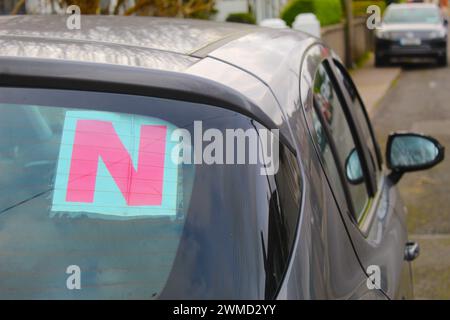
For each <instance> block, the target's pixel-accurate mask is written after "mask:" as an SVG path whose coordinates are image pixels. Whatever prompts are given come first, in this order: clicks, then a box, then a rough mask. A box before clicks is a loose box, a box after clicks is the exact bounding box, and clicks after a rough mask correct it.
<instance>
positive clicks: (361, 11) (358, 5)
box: [353, 0, 386, 17]
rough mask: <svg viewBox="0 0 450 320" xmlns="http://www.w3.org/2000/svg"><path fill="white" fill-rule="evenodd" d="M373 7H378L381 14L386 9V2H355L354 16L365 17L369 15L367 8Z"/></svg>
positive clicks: (379, 0) (365, 0)
mask: <svg viewBox="0 0 450 320" xmlns="http://www.w3.org/2000/svg"><path fill="white" fill-rule="evenodd" d="M371 5H377V6H379V7H380V9H381V13H383V12H384V10H385V9H386V2H385V1H384V0H378V1H367V0H362V1H359V0H357V1H353V16H354V17H363V16H366V15H367V7H368V6H371Z"/></svg>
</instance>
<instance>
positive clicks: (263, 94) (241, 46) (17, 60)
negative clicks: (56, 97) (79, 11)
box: [0, 15, 320, 136]
mask: <svg viewBox="0 0 450 320" xmlns="http://www.w3.org/2000/svg"><path fill="white" fill-rule="evenodd" d="M67 17H68V16H56V15H46V16H33V15H30V16H3V17H0V78H3V80H1V81H0V82H1V84H3V85H9V86H10V85H12V84H11V83H14V84H15V85H18V84H20V83H22V82H21V81H23V79H27V80H26V81H28V82H27V83H28V84H27V85H28V86H33V85H34V86H36V85H39V84H40V83H41V84H42V85H43V84H44V83H45V85H46V86H47V85H48V84H50V83H52V86H53V85H54V84H55V83H57V82H60V83H59V84H58V86H59V87H61V86H62V83H68V81H70V79H73V80H74V81H72V83H74V82H77V83H79V84H80V83H81V82H83V81H88V82H90V83H94V82H95V83H96V85H95V86H94V87H96V88H98V87H100V85H99V82H102V83H105V84H104V88H107V89H108V90H109V88H112V86H111V84H113V85H114V87H115V86H116V85H119V84H120V83H124V81H125V82H126V85H127V86H142V84H146V85H147V84H149V83H152V84H153V85H154V87H155V90H156V89H157V91H158V92H159V91H161V90H165V91H166V92H173V91H174V90H179V89H180V87H181V88H183V90H184V91H183V92H184V93H183V94H191V93H192V94H194V95H197V96H198V95H201V96H208V99H210V100H211V99H212V100H211V101H214V100H216V101H217V99H216V93H217V91H220V92H222V93H223V94H222V96H223V100H226V99H227V98H226V97H231V96H232V95H234V96H235V97H236V99H237V100H239V99H242V98H245V99H246V100H248V101H249V102H250V104H252V105H253V107H245V108H246V110H243V111H246V114H247V115H249V114H252V115H253V114H258V110H256V108H255V106H256V107H257V108H258V109H260V112H262V113H263V114H261V115H260V116H259V117H256V119H263V118H267V117H268V118H270V119H272V122H273V123H271V124H270V125H269V124H268V123H269V121H263V122H262V124H264V125H266V126H268V127H278V128H280V131H281V132H282V133H283V132H287V130H288V129H287V128H286V118H287V117H286V113H287V112H289V110H285V109H286V106H287V105H292V104H293V102H292V99H291V97H290V96H289V95H287V94H286V87H287V86H289V87H290V88H291V87H292V85H293V84H295V82H292V81H291V82H290V80H292V79H295V80H296V81H297V82H298V78H299V69H300V64H301V61H302V58H303V56H304V52H305V50H307V48H308V47H309V46H310V45H312V44H313V43H316V42H318V41H320V40H318V39H316V38H314V37H312V36H310V35H307V34H305V33H301V32H298V31H293V30H290V29H288V30H285V29H272V28H262V27H256V26H252V25H245V24H234V23H217V22H210V21H201V20H190V19H173V18H169V19H168V18H153V17H123V16H81V30H69V29H68V28H67V27H66V21H67ZM23 59H25V60H27V61H21V60H23ZM45 61H49V62H50V63H43V62H45ZM24 62H26V63H24ZM80 63H82V64H83V63H85V64H89V65H91V67H89V66H87V67H86V68H84V66H83V65H81V64H80ZM92 63H95V64H96V65H97V66H94V67H92ZM122 67H126V68H128V69H130V67H131V69H134V71H133V70H128V69H123V68H122ZM120 68H122V69H120ZM136 68H139V70H137V69H136ZM81 69H83V70H89V72H87V71H84V72H83V73H82V72H81V71H77V70H81ZM145 70H147V72H144V71H145ZM154 71H164V72H170V73H172V75H171V76H170V78H171V79H172V78H173V79H174V80H170V81H169V80H167V81H166V82H165V83H164V84H162V85H159V84H158V83H155V81H154V80H152V77H161V74H160V73H155V72H154ZM174 72H176V74H174ZM106 74H107V76H105V75H106ZM136 74H139V76H138V77H137V76H136ZM183 74H184V75H188V76H190V77H191V78H186V77H181V76H182V75H183ZM15 75H16V76H17V77H16V76H15ZM47 76H48V77H49V78H53V79H60V80H61V81H60V80H57V81H56V82H55V81H53V82H52V80H51V79H44V78H46V77H47ZM177 77H178V78H179V79H181V80H179V81H176V78H177ZM291 77H292V78H291ZM16 78H17V79H16ZM198 78H201V79H198ZM202 79H203V80H205V79H206V80H209V81H211V82H212V83H215V84H216V87H215V89H214V88H212V87H211V91H210V92H207V91H205V89H204V88H205V84H204V82H202V81H203V80H202ZM47 80H48V81H47ZM62 80H64V81H62ZM156 80H158V79H156ZM198 80H201V81H198ZM11 81H12V82H11ZM183 81H184V83H183ZM186 81H189V82H190V83H191V84H189V85H186ZM106 82H108V84H106ZM71 86H72V85H71ZM147 86H148V85H147ZM170 86H172V87H171V88H169V87H170ZM220 86H222V87H220ZM81 87H83V88H84V85H81V84H80V88H81ZM227 88H228V89H230V90H232V91H234V93H233V92H231V91H227V90H228V89H227ZM172 89H173V90H172ZM213 90H215V91H213ZM194 91H195V92H194ZM295 91H297V94H298V85H297V87H296V89H295ZM147 92H155V91H154V90H153V91H151V90H150V91H148V90H147ZM215 92H216V93H215ZM227 92H228V93H227ZM236 94H240V95H242V97H241V98H239V97H237V96H236ZM163 96H164V95H163ZM169 96H170V95H169ZM179 97H180V95H179ZM195 99H197V98H195ZM202 99H203V98H202ZM221 99H222V98H221ZM288 99H291V100H288ZM237 100H236V101H237ZM195 101H199V100H198V99H197V100H195ZM255 111H256V112H255ZM283 127H284V129H283ZM286 136H287V134H286Z"/></svg>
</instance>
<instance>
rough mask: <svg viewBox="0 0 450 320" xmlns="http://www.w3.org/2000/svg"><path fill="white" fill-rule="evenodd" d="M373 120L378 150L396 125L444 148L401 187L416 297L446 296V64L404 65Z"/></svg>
mask: <svg viewBox="0 0 450 320" xmlns="http://www.w3.org/2000/svg"><path fill="white" fill-rule="evenodd" d="M373 122H374V126H375V131H376V134H377V136H378V139H379V142H380V144H381V147H382V150H385V144H386V139H387V136H388V134H389V133H390V132H393V131H399V130H405V131H413V132H421V133H425V134H429V135H432V136H434V137H435V138H437V139H438V140H439V141H440V142H441V143H442V144H443V145H444V146H446V148H447V150H446V151H447V157H446V159H445V160H444V162H442V163H441V164H439V165H438V166H436V167H435V168H432V169H430V170H427V171H421V172H417V173H408V174H406V175H405V176H404V177H403V178H402V179H401V181H400V182H399V187H400V192H401V194H402V196H403V199H404V202H405V205H406V206H407V208H408V212H409V214H408V220H407V223H408V229H409V233H410V239H411V240H416V241H418V242H419V244H420V245H421V256H420V257H419V258H418V259H417V260H416V261H415V262H414V263H413V271H414V287H415V296H416V298H419V299H450V68H439V67H437V66H434V65H430V64H421V65H410V66H404V67H403V72H402V74H401V75H400V77H399V78H398V80H397V81H396V82H395V83H394V85H393V87H392V88H391V89H390V91H389V92H388V94H387V95H386V96H385V97H384V98H383V100H382V101H381V102H380V104H379V105H378V106H377V107H376V110H375V111H374V114H373Z"/></svg>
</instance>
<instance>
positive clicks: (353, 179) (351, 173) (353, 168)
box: [345, 149, 363, 184]
mask: <svg viewBox="0 0 450 320" xmlns="http://www.w3.org/2000/svg"><path fill="white" fill-rule="evenodd" d="M345 172H346V175H347V180H348V181H349V182H350V183H352V184H358V183H361V182H363V172H362V169H361V163H360V161H359V156H358V152H356V149H353V150H352V152H350V154H349V156H348V158H347V161H346V162H345Z"/></svg>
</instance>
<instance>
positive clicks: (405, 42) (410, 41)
mask: <svg viewBox="0 0 450 320" xmlns="http://www.w3.org/2000/svg"><path fill="white" fill-rule="evenodd" d="M421 43H422V41H421V40H420V39H418V38H403V39H400V44H401V45H402V46H419V45H420V44H421Z"/></svg>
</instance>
